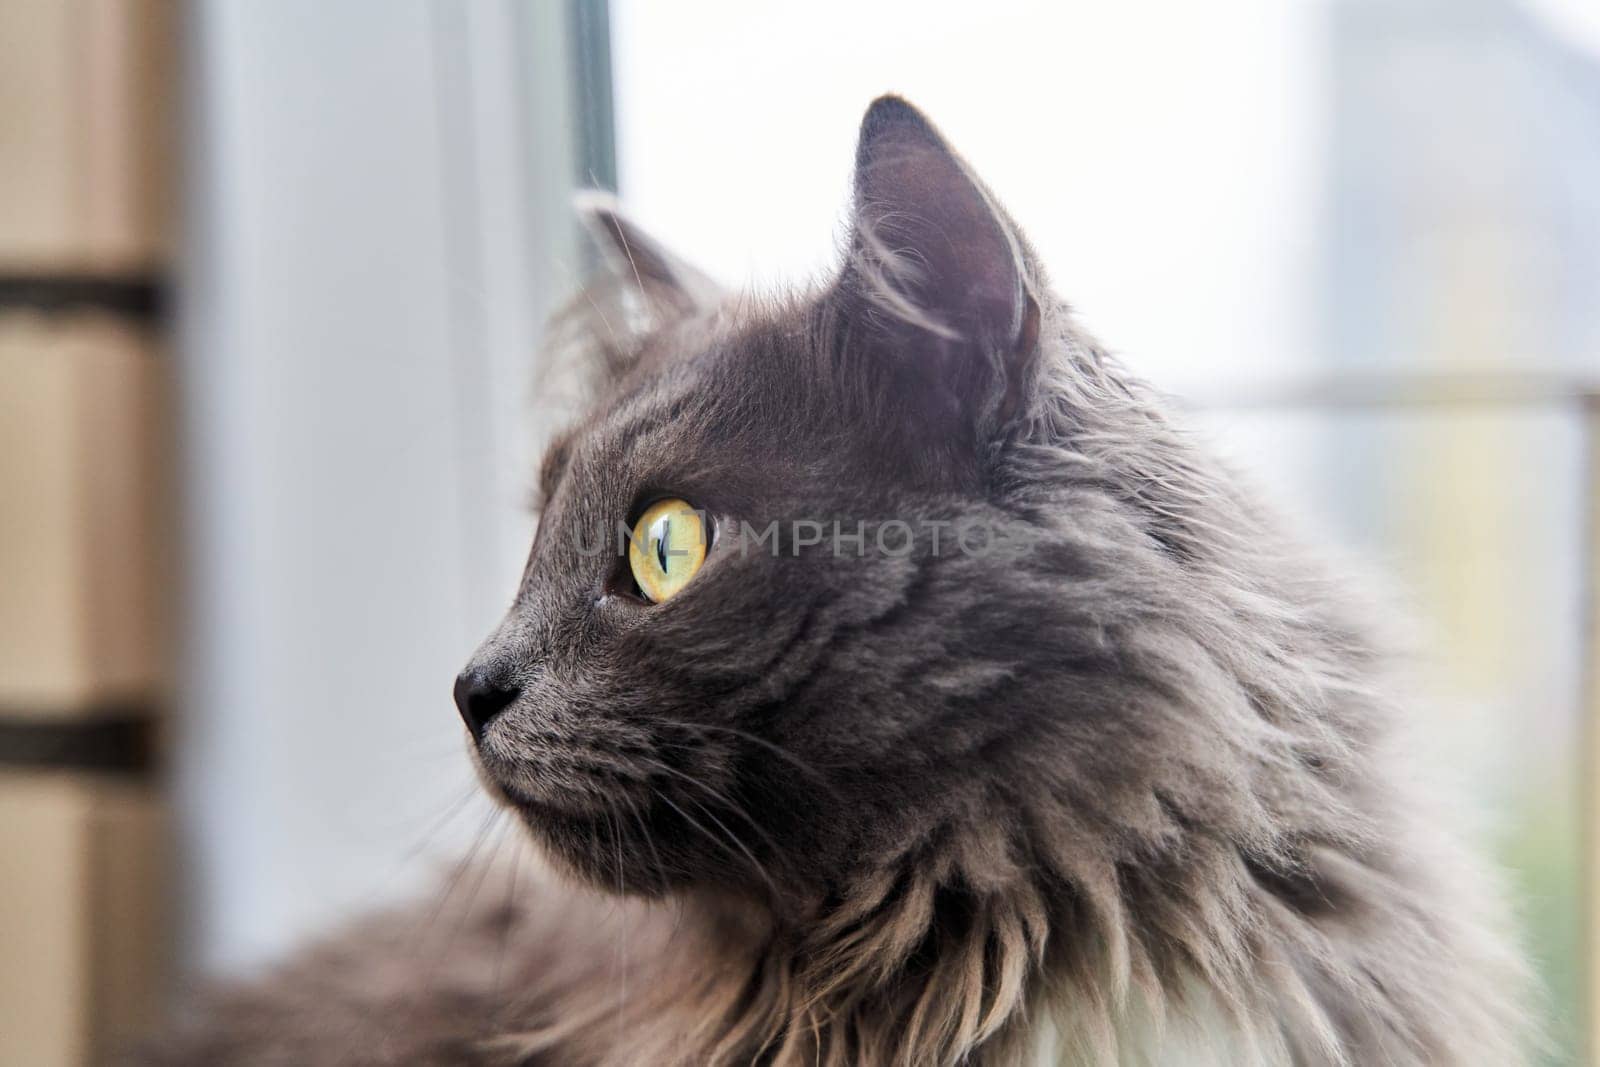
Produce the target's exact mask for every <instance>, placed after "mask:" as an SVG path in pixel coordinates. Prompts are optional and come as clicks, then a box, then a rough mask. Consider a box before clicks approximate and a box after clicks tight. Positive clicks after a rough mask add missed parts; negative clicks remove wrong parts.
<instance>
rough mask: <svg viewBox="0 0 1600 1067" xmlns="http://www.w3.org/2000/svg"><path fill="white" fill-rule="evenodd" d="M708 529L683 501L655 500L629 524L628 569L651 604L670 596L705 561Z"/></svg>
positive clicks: (697, 514) (682, 585)
mask: <svg viewBox="0 0 1600 1067" xmlns="http://www.w3.org/2000/svg"><path fill="white" fill-rule="evenodd" d="M710 541H711V529H710V527H709V526H708V524H707V523H706V519H705V516H704V515H703V514H702V513H701V512H699V511H696V510H695V509H694V507H693V506H692V505H690V504H689V503H688V501H684V500H677V499H672V500H658V501H656V502H655V503H654V504H651V505H650V506H649V507H648V508H646V509H645V512H644V514H643V515H640V516H639V521H638V522H636V523H634V524H633V532H632V535H631V536H630V537H629V538H628V566H629V567H631V568H632V569H633V580H634V581H635V582H637V583H639V591H640V592H642V593H643V594H644V595H645V597H646V598H648V599H649V600H651V601H652V602H654V603H657V604H659V603H661V602H662V601H663V600H665V599H667V598H668V597H670V596H674V595H676V594H677V592H678V591H679V590H680V589H682V588H683V587H684V586H685V585H688V584H689V580H690V579H691V578H693V577H694V576H695V575H696V574H697V573H699V571H700V568H701V567H702V566H704V564H705V561H706V548H707V547H708V546H709V544H710Z"/></svg>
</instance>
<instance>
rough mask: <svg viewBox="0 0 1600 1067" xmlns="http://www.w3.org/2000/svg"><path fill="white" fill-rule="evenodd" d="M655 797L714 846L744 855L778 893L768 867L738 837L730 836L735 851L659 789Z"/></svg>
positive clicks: (735, 855) (724, 828) (735, 854)
mask: <svg viewBox="0 0 1600 1067" xmlns="http://www.w3.org/2000/svg"><path fill="white" fill-rule="evenodd" d="M654 795H655V797H656V799H657V800H660V801H661V802H662V803H663V804H665V805H666V806H667V807H669V808H671V809H672V810H673V811H675V812H677V813H678V815H679V817H680V818H682V819H683V821H684V822H686V823H688V824H689V825H690V826H692V827H694V828H695V829H696V830H699V831H700V833H701V834H703V835H705V838H706V840H708V841H710V842H711V843H712V844H714V845H716V846H717V847H718V848H721V849H723V850H724V851H726V852H727V853H728V854H729V855H730V856H734V857H738V856H740V855H743V857H744V858H745V859H746V860H748V861H749V862H750V865H751V866H752V867H754V868H755V871H756V873H757V874H758V875H760V876H761V880H762V881H763V882H765V883H766V884H767V888H768V890H770V891H771V892H772V893H773V894H776V893H777V890H778V887H777V885H776V884H775V883H774V882H773V881H772V876H771V875H769V874H768V873H767V869H766V867H764V866H762V864H761V861H760V860H758V859H756V857H755V855H754V853H752V852H751V851H750V850H749V849H748V848H746V847H745V845H744V842H742V841H740V840H739V839H738V837H736V836H733V835H732V834H731V833H730V834H729V836H730V837H732V840H733V844H734V846H735V847H736V849H737V850H735V848H730V847H729V845H728V844H727V843H725V842H724V841H723V840H722V839H721V838H719V837H718V836H717V835H716V834H714V833H712V832H711V831H710V830H707V829H706V828H705V826H704V825H703V824H701V822H700V821H699V820H698V819H696V818H695V817H694V816H693V815H690V814H689V813H688V812H686V811H684V810H683V808H681V807H679V806H678V804H677V803H676V802H674V801H673V799H672V798H671V797H669V796H667V795H666V794H665V793H663V792H662V791H661V790H659V789H657V790H654ZM690 803H693V801H691V802H690ZM701 810H702V811H704V810H705V809H704V808H701ZM708 814H709V813H708ZM712 821H714V822H716V821H717V820H716V818H715V816H713V817H712ZM718 825H719V826H720V825H721V823H720V822H718ZM723 830H724V832H727V827H725V826H724V827H723Z"/></svg>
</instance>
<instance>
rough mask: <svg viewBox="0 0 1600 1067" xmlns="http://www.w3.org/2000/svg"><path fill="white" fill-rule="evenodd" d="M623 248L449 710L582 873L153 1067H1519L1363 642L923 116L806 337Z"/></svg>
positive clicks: (180, 1047)
mask: <svg viewBox="0 0 1600 1067" xmlns="http://www.w3.org/2000/svg"><path fill="white" fill-rule="evenodd" d="M593 214H594V217H595V218H594V220H595V221H596V222H597V223H598V224H599V226H600V228H601V230H602V231H603V233H604V234H606V235H607V236H608V237H609V239H610V241H611V242H612V244H613V245H614V246H615V250H616V251H617V252H618V253H620V255H619V257H618V262H619V263H620V264H621V265H622V270H621V271H620V272H619V277H620V279H621V283H619V288H618V290H617V291H616V293H614V294H613V295H616V296H618V297H619V298H620V299H619V301H618V302H615V303H612V304H607V303H605V302H604V301H603V300H600V299H592V300H585V301H583V302H580V303H579V304H578V305H576V307H578V308H579V309H582V311H583V312H584V314H583V315H581V316H580V320H572V319H569V320H568V322H567V323H566V326H567V327H568V331H567V334H566V336H567V339H568V340H569V341H571V340H572V339H573V337H576V338H577V340H578V342H580V343H581V347H585V348H587V349H588V350H589V353H590V355H591V356H593V357H594V359H593V364H594V366H595V367H596V368H597V371H598V374H599V377H600V378H601V379H602V380H601V382H600V385H599V387H598V393H597V396H596V398H595V401H594V403H593V404H592V406H591V408H590V409H589V411H588V413H587V415H586V416H585V417H584V418H583V419H582V420H581V421H579V422H578V423H577V424H576V425H574V426H573V427H572V428H571V429H570V430H569V431H568V432H566V433H565V434H564V435H562V436H561V437H560V438H558V439H557V441H556V442H555V443H554V444H553V445H552V447H551V448H550V450H549V453H548V457H547V460H546V462H545V465H544V469H543V473H542V496H543V506H542V519H541V524H540V529H539V533H538V536H537V538H536V540H535V542H534V545H533V549H532V553H531V557H530V559H529V562H528V565H527V569H526V572H525V574H524V577H523V580H522V584H521V588H520V589H519V590H518V591H517V595H516V599H515V603H514V604H513V606H512V608H511V610H510V612H509V613H508V615H507V616H506V619H505V621H504V623H503V624H502V625H501V626H500V628H499V629H498V631H497V632H496V633H495V634H494V635H492V636H491V637H490V638H489V639H488V640H487V641H486V642H485V643H484V645H483V646H482V648H481V649H480V650H479V651H478V653H477V654H476V655H475V656H474V658H473V660H472V662H471V664H469V666H468V668H467V670H466V671H464V672H463V674H462V676H461V678H460V679H459V680H458V683H457V692H456V696H457V701H458V703H459V705H460V707H461V711H462V715H463V718H464V719H465V720H466V721H467V723H468V726H469V729H470V733H471V734H472V739H473V744H472V751H473V753H474V757H475V759H476V761H477V763H478V765H479V768H480V770H481V771H482V777H483V780H484V782H485V784H486V787H487V788H488V789H489V790H490V791H491V792H492V793H494V794H495V795H496V796H497V797H498V799H500V800H501V801H502V802H503V803H504V804H505V805H507V806H508V807H509V808H511V809H512V810H514V811H515V812H516V813H517V814H518V815H519V816H520V817H521V819H522V820H523V821H524V822H525V823H526V825H527V828H528V830H529V832H530V834H531V836H532V838H533V839H534V840H536V841H537V842H539V843H540V845H541V846H542V851H543V852H544V853H545V854H546V855H547V856H548V858H549V860H550V862H551V865H552V866H553V867H555V868H556V869H557V870H558V871H560V872H562V873H563V874H564V875H565V877H564V878H562V879H558V880H555V881H550V882H544V883H539V884H524V885H523V886H521V887H519V888H516V889H515V891H514V892H511V891H510V890H508V891H507V892H508V893H509V894H510V895H509V896H506V895H503V894H501V893H496V892H484V893H481V894H477V895H476V899H478V900H479V901H481V902H482V903H481V904H479V905H477V906H474V905H472V904H470V903H463V904H459V905H456V906H455V907H456V909H458V910H459V914H446V915H444V916H438V917H436V918H437V921H438V922H439V923H440V924H442V925H453V926H454V927H455V928H456V929H457V930H459V935H458V936H456V937H454V938H452V939H449V942H448V947H446V948H443V949H440V950H438V951H432V950H430V951H429V952H428V953H427V954H426V957H425V958H422V957H419V955H418V954H417V953H416V951H415V945H416V941H415V939H413V938H411V937H409V936H408V933H407V931H408V930H410V929H411V928H412V927H413V926H414V925H415V921H416V918H417V917H416V916H415V915H398V916H390V917H387V918H383V919H378V920H374V921H372V922H370V923H369V924H367V925H366V926H364V927H362V928H360V929H358V930H355V931H353V932H351V933H349V934H347V935H346V936H344V937H342V938H338V939H335V940H333V941H331V942H330V943H328V944H326V945H324V946H322V947H320V948H317V949H314V950H312V951H310V952H309V953H307V954H305V955H303V956H301V957H299V958H297V959H295V960H291V961H290V962H288V963H287V964H285V965H284V966H283V967H281V968H280V969H279V970H277V971H276V972H275V973H274V974H272V975H271V976H269V977H267V978H266V979H264V980H261V981H258V982H255V983H253V984H243V985H240V986H238V987H235V988H233V989H231V990H225V991H220V992H218V993H215V994H213V995H212V996H211V997H210V998H208V999H205V1000H203V1001H201V1002H200V1003H199V1005H198V1007H197V1010H195V1011H193V1012H192V1013H191V1017H190V1018H189V1019H188V1020H187V1021H185V1022H183V1023H182V1024H181V1025H179V1026H178V1027H176V1028H175V1029H174V1030H173V1032H172V1033H170V1034H169V1035H167V1036H166V1037H165V1038H164V1039H163V1040H162V1041H161V1042H158V1043H157V1044H155V1045H153V1046H152V1047H150V1048H148V1049H146V1050H145V1052H144V1054H143V1059H144V1060H146V1061H149V1062H163V1063H167V1062H170V1063H228V1062H233V1063H283V1064H304V1063H356V1062H362V1063H379V1062H384V1063H387V1062H394V1063H441V1064H442V1063H465V1062H473V1063H477V1062H484V1063H521V1064H562V1065H568V1064H573V1065H602V1064H603V1065H616V1067H635V1065H641V1064H649V1065H667V1064H685V1065H689V1064H693V1065H701V1064H773V1065H802V1064H832V1065H851V1067H858V1065H859V1067H872V1065H880V1064H882V1065H888V1064H904V1065H910V1067H920V1065H933V1064H1020V1063H1028V1064H1033V1063H1044V1062H1052V1063H1065V1064H1113V1063H1124V1064H1179V1065H1186V1064H1216V1065H1224V1064H1225V1065H1234V1064H1248V1063H1270V1064H1286V1063H1293V1064H1350V1065H1368V1064H1394V1065H1412V1064H1432V1065H1440V1064H1486V1065H1495V1067H1502V1065H1511V1064H1516V1063H1520V1062H1523V1061H1524V1058H1525V1056H1526V1055H1527V1054H1528V1044H1529V1041H1530V1040H1531V1039H1532V1031H1533V1030H1534V1027H1533V1026H1532V1025H1531V1024H1530V1021H1529V1014H1528V1010H1527V1004H1528V1001H1529V997H1528V990H1529V983H1528V980H1527V978H1526V974H1525V968H1524V966H1523V964H1522V962H1521V961H1520V959H1519V955H1518V952H1517V950H1516V949H1515V947H1514V945H1513V942H1512V940H1511V939H1510V937H1509V936H1508V933H1507V923H1506V922H1505V915H1504V908H1503V906H1502V904H1501V902H1500V901H1499V899H1498V897H1497V894H1496V892H1495V891H1494V889H1493V887H1492V879H1491V878H1489V876H1488V872H1487V868H1486V865H1485V864H1484V863H1482V862H1481V861H1479V860H1478V859H1477V858H1475V857H1473V856H1471V855H1469V854H1467V853H1465V852H1463V851H1462V850H1460V849H1459V848H1458V847H1457V846H1456V845H1455V844H1454V843H1453V841H1452V838H1451V836H1450V834H1449V833H1447V832H1446V830H1445V829H1444V827H1443V820H1442V819H1441V818H1440V817H1439V815H1438V813H1437V812H1436V811H1435V809H1433V808H1431V807H1430V805H1429V802H1428V799H1427V797H1426V796H1425V795H1424V794H1423V793H1422V792H1421V791H1419V790H1418V789H1417V788H1415V787H1414V785H1413V784H1412V781H1411V773H1410V764H1409V763H1408V762H1407V760H1406V758H1405V756H1404V754H1403V753H1402V752H1400V751H1398V747H1399V746H1398V745H1397V744H1396V743H1395V741H1394V734H1395V728H1396V727H1397V725H1398V723H1399V720H1401V719H1402V718H1403V712H1402V711H1401V709H1400V708H1398V707H1397V706H1396V704H1395V698H1394V692H1393V690H1394V688H1395V684H1394V683H1393V682H1392V681H1391V680H1390V679H1389V678H1388V663H1387V656H1386V653H1385V650H1384V647H1383V643H1382V641H1381V640H1380V639H1379V638H1377V637H1376V636H1375V630H1374V627H1373V625H1372V624H1371V620H1370V615H1371V612H1370V610H1369V609H1366V608H1365V607H1363V606H1362V605H1361V604H1359V603H1357V602H1355V601H1354V600H1353V598H1352V597H1351V595H1350V594H1349V592H1348V591H1347V589H1346V585H1347V584H1348V583H1347V582H1345V581H1342V580H1341V579H1340V577H1339V576H1337V575H1329V574H1327V573H1325V572H1324V571H1323V570H1322V569H1321V568H1320V567H1319V566H1318V565H1317V563H1316V562H1315V561H1314V560H1313V559H1310V558H1308V557H1307V556H1305V555H1303V554H1301V552H1299V551H1298V550H1297V549H1296V548H1295V547H1294V546H1293V545H1292V544H1290V543H1288V542H1287V541H1286V540H1285V539H1284V538H1283V537H1282V536H1281V535H1280V534H1279V533H1278V532H1277V530H1276V529H1275V528H1274V525H1273V523H1272V522H1271V520H1270V519H1269V517H1268V516H1267V515H1266V514H1265V513H1264V512H1263V511H1262V510H1261V509H1260V508H1258V506H1257V505H1256V504H1255V502H1254V501H1253V500H1251V499H1250V498H1248V497H1247V496H1246V495H1244V494H1243V493H1242V492H1241V490H1240V489H1239V488H1238V486H1237V485H1236V483H1235V482H1234V481H1233V480H1232V479H1231V478H1230V476H1229V473H1228V472H1227V471H1226V470H1225V469H1223V468H1221V467H1220V466H1218V465H1217V464H1216V463H1214V462H1213V461H1212V460H1211V459H1210V458H1209V457H1208V456H1207V455H1206V454H1205V453H1204V452H1203V451H1201V450H1200V449H1198V448H1197V447H1196V446H1195V445H1194V444H1193V443H1192V442H1191V441H1190V440H1189V439H1188V438H1187V437H1185V436H1184V434H1183V433H1182V432H1181V431H1180V430H1179V429H1177V428H1175V426H1174V422H1173V420H1172V419H1171V418H1170V417H1169V415H1168V413H1167V411H1166V410H1165V409H1164V407H1163V405H1162V403H1161V402H1160V401H1159V400H1158V399H1157V398H1156V397H1155V396H1153V395H1152V393H1151V392H1150V391H1149V390H1148V389H1147V388H1146V387H1144V386H1143V385H1142V384H1140V383H1139V382H1138V381H1137V380H1136V379H1134V378H1132V377H1131V376H1130V375H1128V374H1127V373H1126V372H1125V371H1124V370H1123V369H1122V368H1121V367H1119V366H1118V365H1117V363H1116V362H1115V361H1114V360H1112V359H1111V358H1110V357H1108V356H1107V355H1106V354H1105V352H1104V351H1103V350H1102V349H1101V348H1100V347H1099V346H1098V345H1097V344H1096V343H1095V342H1094V341H1093V340H1092V339H1090V338H1089V337H1088V336H1087V335H1086V334H1085V333H1084V332H1083V331H1082V330H1081V329H1080V328H1079V327H1078V326H1076V325H1075V324H1074V322H1073V321H1072V317H1071V315H1070V313H1069V311H1068V309H1067V307H1066V305H1065V304H1064V303H1063V302H1062V301H1061V300H1060V299H1058V298H1056V297H1055V296H1053V295H1051V293H1050V291H1049V288H1048V283H1047V281H1046V279H1045V276H1044V272H1043V270H1042V268H1041V267H1040V265H1039V263H1038V262H1037V261H1036V259H1035V257H1034V256H1033V254H1032V253H1031V251H1030V250H1029V248H1028V245H1027V244H1026V242H1025V241H1024V239H1023V237H1022V236H1021V233H1020V231H1019V230H1018V229H1017V228H1016V226H1015V225H1013V223H1012V222H1011V221H1010V220H1009V218H1008V217H1007V216H1006V215H1005V214H1004V213H1003V212H1002V211H1001V210H1000V208H999V207H998V206H997V205H996V203H995V202H994V200H993V198H992V197H991V196H990V194H989V193H988V191H987V190H986V189H985V188H984V187H983V185H982V184H981V183H979V181H978V180H977V179H976V178H975V177H974V176H973V174H972V172H971V171H970V170H969V169H968V168H967V167H966V165H965V164H964V163H963V162H962V161H961V160H960V159H959V158H958V157H957V156H956V155H955V154H954V153H953V152H952V151H951V150H950V148H949V147H948V146H947V145H946V144H945V143H944V141H943V140H942V139H941V138H940V136H939V134H938V133H937V132H935V130H934V129H933V128H932V126H931V125H930V124H929V123H928V122H927V121H926V120H925V119H924V118H923V117H922V116H921V115H920V114H919V113H918V112H917V111H916V110H914V109H913V108H912V107H910V106H909V105H908V104H906V103H905V102H903V101H901V100H899V99H896V98H893V97H885V98H883V99H880V100H878V101H877V102H876V103H874V104H873V105H872V107H871V109H870V110H869V111H868V112H867V115H866V119H865V121H864V123H863V125H862V129H861V139H860V144H859V148H858V151H857V157H856V176H855V198H854V208H853V215H852V223H851V237H850V242H849V247H848V252H847V256H846V260H845V263H844V265H843V267H842V268H841V270H840V272H839V274H838V275H837V277H836V278H835V279H834V280H833V281H832V282H831V283H830V284H829V285H827V286H826V287H825V288H823V289H821V290H820V291H818V292H814V293H810V294H807V295H803V296H797V297H792V298H786V299H781V300H770V299H769V300H765V301H763V300H755V299H750V298H742V297H726V296H723V295H722V294H721V293H720V292H718V291H717V290H716V288H715V287H714V286H713V285H712V284H711V283H709V282H708V281H707V280H706V279H705V278H704V277H703V276H701V275H699V274H698V273H696V272H694V271H692V270H691V269H689V268H687V267H685V266H684V265H683V264H681V263H680V262H679V261H677V260H676V259H675V258H673V257H672V256H670V255H669V254H667V253H666V252H665V251H664V250H663V249H662V248H660V247H659V246H658V245H657V244H655V243H654V242H653V241H651V240H650V239H649V238H648V237H646V236H644V235H643V234H640V233H638V232H637V231H636V230H635V229H634V228H633V227H632V226H631V224H629V223H628V222H626V221H625V220H624V219H622V218H621V217H620V216H619V215H617V214H616V213H615V212H614V211H612V210H611V209H610V208H608V207H605V206H598V207H594V208H593ZM591 296H593V294H591ZM606 308H609V309H611V311H612V312H614V313H606V312H605V311H603V310H602V309H606ZM574 321H577V322H578V325H579V327H580V328H579V329H578V330H577V331H576V333H574V332H573V331H572V329H571V327H573V325H574ZM662 501H681V502H683V503H682V504H681V505H680V504H669V505H667V506H666V510H665V511H662V510H661V503H660V502H662ZM675 508H676V509H677V510H674V509H675ZM691 509H692V510H691ZM836 522H837V523H838V524H839V527H840V529H841V531H842V533H843V535H844V537H843V538H842V539H836V538H835V536H834V532H833V530H834V527H833V524H834V523H836ZM619 523H621V524H622V527H623V530H624V531H625V532H630V531H631V532H633V534H634V536H633V540H632V542H631V543H630V544H627V545H623V546H620V547H621V548H622V549H624V550H623V551H612V550H611V548H612V547H613V546H612V545H610V544H609V543H607V544H606V550H604V551H596V550H595V546H596V545H597V544H598V543H600V542H602V541H605V540H607V539H609V538H611V536H612V532H613V531H614V530H616V528H617V526H618V524H619ZM673 524H676V525H673ZM673 530H676V531H678V532H676V533H674V532H672V531H673ZM685 530H688V531H690V532H691V533H698V534H701V535H703V539H704V540H705V541H706V542H708V544H707V545H703V546H697V545H695V544H692V543H691V542H690V540H688V539H686V538H684V537H683V536H682V534H683V531H685ZM823 531H825V533H824V532H823ZM980 532H981V537H980V536H979V533H980ZM941 535H942V540H940V538H941ZM852 538H858V539H852ZM702 551H703V552H704V556H703V559H701V555H700V554H701V552H702ZM508 900H509V903H507V901H508Z"/></svg>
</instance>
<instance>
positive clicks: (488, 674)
mask: <svg viewBox="0 0 1600 1067" xmlns="http://www.w3.org/2000/svg"><path fill="white" fill-rule="evenodd" d="M508 675H509V672H507V671H504V670H497V669H496V668H493V667H480V666H477V665H475V664H469V665H468V666H467V669H466V670H464V671H462V672H461V673H460V674H458V675H456V689H455V694H456V710H458V711H460V712H461V721H462V722H464V723H466V724H467V729H469V730H471V731H472V739H473V740H474V741H479V740H482V738H483V731H484V730H485V729H486V728H487V727H488V725H489V721H490V720H491V719H493V718H494V717H495V716H496V715H498V714H500V713H501V712H502V711H504V710H506V708H507V707H509V706H510V704H511V702H512V701H513V700H515V699H517V695H518V694H519V693H521V692H522V688H521V687H520V686H518V685H517V684H516V683H515V682H513V681H512V680H511V679H510V677H509V676H508Z"/></svg>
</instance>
